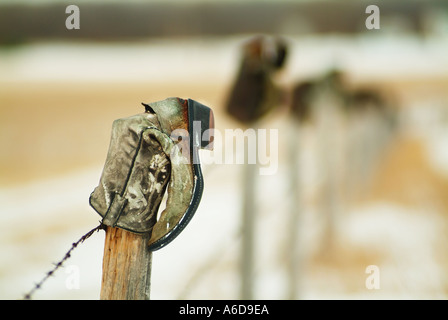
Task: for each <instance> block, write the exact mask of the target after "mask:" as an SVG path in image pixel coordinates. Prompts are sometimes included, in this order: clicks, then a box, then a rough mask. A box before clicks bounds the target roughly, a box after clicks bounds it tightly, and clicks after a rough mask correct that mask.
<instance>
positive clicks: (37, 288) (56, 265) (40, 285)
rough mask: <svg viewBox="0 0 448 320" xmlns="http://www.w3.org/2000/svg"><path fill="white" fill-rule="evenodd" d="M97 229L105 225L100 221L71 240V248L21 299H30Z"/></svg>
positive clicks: (102, 228)
mask: <svg viewBox="0 0 448 320" xmlns="http://www.w3.org/2000/svg"><path fill="white" fill-rule="evenodd" d="M99 230H105V225H103V224H102V223H100V225H98V226H97V227H95V228H93V229H92V230H90V231H89V232H87V233H86V234H85V235H83V236H82V237H81V238H80V239H79V240H78V241H76V242H73V243H72V246H71V248H70V249H69V250H68V251H67V252H66V254H65V255H64V257H63V258H62V259H61V260H60V261H59V262H58V263H55V264H54V268H53V269H51V270H50V271H48V272H47V273H46V274H45V276H44V277H43V278H42V280H40V281H39V282H38V283H36V284H35V285H34V288H33V289H31V290H30V291H29V292H28V293H27V294H25V295H24V297H23V299H24V300H31V298H32V295H33V294H34V293H35V292H36V291H37V290H39V289H40V288H42V285H43V284H44V282H45V281H47V280H48V278H50V277H51V276H52V275H53V274H54V273H55V272H56V271H57V270H58V269H59V268H60V267H62V265H63V264H64V262H65V261H66V260H67V259H69V258H70V256H71V252H72V251H73V250H74V249H75V248H76V247H77V246H78V245H79V244H80V243H83V242H84V241H85V240H87V239H88V238H90V236H91V235H92V234H94V233H95V232H96V231H99Z"/></svg>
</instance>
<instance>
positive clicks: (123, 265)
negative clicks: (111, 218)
mask: <svg viewBox="0 0 448 320" xmlns="http://www.w3.org/2000/svg"><path fill="white" fill-rule="evenodd" d="M148 240H149V233H146V234H136V233H132V232H129V231H126V230H123V229H119V228H113V227H107V229H106V240H105V244H104V257H103V278H102V283H101V294H100V299H101V300H149V298H150V289H151V263H152V252H151V251H149V250H148Z"/></svg>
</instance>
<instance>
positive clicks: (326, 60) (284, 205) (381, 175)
mask: <svg viewBox="0 0 448 320" xmlns="http://www.w3.org/2000/svg"><path fill="white" fill-rule="evenodd" d="M245 39H246V38H245V37H236V38H225V39H205V40H204V39H201V40H199V39H193V40H185V39H179V41H178V42H174V41H163V40H159V41H151V42H143V43H128V44H102V45H99V44H85V43H78V44H67V43H43V44H31V45H28V46H26V47H20V48H17V49H9V50H0V150H1V151H0V222H1V223H0V298H1V299H20V298H22V297H23V295H24V294H25V293H26V292H27V291H28V290H30V289H31V288H32V286H33V284H34V283H35V282H37V281H39V280H40V279H41V278H42V277H43V276H44V275H45V273H46V272H47V271H48V270H49V269H50V268H51V267H52V266H53V265H52V263H55V262H57V261H58V260H59V259H61V258H62V257H63V256H64V254H65V252H66V251H67V250H68V249H69V248H70V246H71V243H72V242H74V241H76V240H77V239H78V238H79V237H81V236H82V235H83V234H84V233H86V232H87V231H89V230H90V229H92V228H94V227H95V226H96V225H97V224H98V221H99V216H98V215H97V214H96V213H95V212H94V211H93V209H91V208H90V207H89V205H88V197H89V195H90V192H91V191H92V190H93V188H94V187H95V186H96V185H97V183H98V180H99V177H100V174H101V171H102V166H103V163H104V160H105V157H106V152H107V147H108V143H109V134H110V128H111V124H112V121H113V120H114V119H117V118H121V117H126V116H129V115H133V114H136V113H140V112H142V111H143V110H142V107H141V105H140V102H152V101H157V100H161V99H164V98H166V97H169V96H179V97H184V98H192V99H195V100H198V101H201V102H203V103H204V104H206V105H209V106H210V107H212V108H213V110H214V112H215V119H216V127H217V129H218V130H222V132H224V130H225V129H231V128H237V127H238V125H237V124H236V123H235V122H234V121H233V120H232V119H230V118H229V116H228V115H226V114H225V112H224V110H223V104H224V102H225V97H226V93H227V92H228V90H229V86H230V84H231V81H232V78H233V76H234V74H235V72H236V68H237V64H238V57H239V50H238V49H239V45H240V44H241V43H242V41H244V40H245ZM288 40H289V43H290V53H291V54H290V56H289V57H288V64H287V69H286V70H285V72H284V73H283V74H282V75H281V76H282V77H281V78H280V79H279V81H281V82H283V83H285V84H289V83H292V81H295V80H301V79H304V78H306V77H308V76H313V75H318V74H320V73H322V72H325V71H326V70H328V68H330V67H333V66H334V65H338V66H339V67H341V68H343V69H344V70H346V72H347V73H348V74H349V75H350V79H351V80H352V82H353V83H354V85H369V84H373V85H375V86H377V87H379V88H381V89H384V90H387V91H388V92H391V93H393V94H394V98H395V100H394V101H395V103H396V105H397V110H398V118H399V125H398V129H397V130H396V132H395V133H394V134H393V135H390V136H388V137H387V139H386V142H385V143H384V145H383V147H382V148H380V149H379V150H380V151H378V152H377V153H376V156H375V157H373V158H369V159H370V160H371V159H374V160H372V164H371V165H370V166H369V167H368V168H367V169H365V170H367V171H365V172H367V178H365V179H358V178H359V177H357V176H355V177H353V175H356V174H355V173H353V172H352V171H350V170H351V169H353V170H354V168H352V167H350V165H347V163H348V162H347V159H350V158H351V155H352V153H351V152H355V151H353V149H344V148H349V147H350V146H351V145H350V141H352V140H351V138H353V137H359V135H360V134H359V131H355V130H357V129H355V128H356V126H351V125H348V124H347V123H346V122H343V121H342V122H341V123H339V127H338V131H337V136H338V138H337V139H336V138H335V139H336V140H335V141H337V143H336V144H331V146H330V147H328V148H329V149H330V151H331V152H332V154H339V155H340V156H341V157H342V164H341V166H342V167H343V169H342V171H341V172H343V173H342V174H341V175H340V176H339V178H338V179H339V180H337V181H338V186H340V189H339V187H338V188H337V189H338V190H339V192H338V195H339V196H338V197H337V199H336V203H337V210H336V215H335V230H334V232H333V234H332V235H331V236H329V235H328V234H326V232H325V230H326V229H325V223H326V221H325V215H322V212H321V211H322V207H323V204H325V203H326V201H327V199H326V198H325V195H324V194H323V192H322V189H323V178H322V168H321V167H320V164H321V162H319V161H318V160H317V159H318V158H319V156H318V154H319V150H321V149H322V146H321V145H320V144H321V142H320V140H319V139H318V136H319V134H318V129H316V128H315V127H303V128H300V129H299V130H298V131H297V133H298V135H297V139H296V140H297V141H296V144H297V149H298V150H299V159H298V161H297V163H296V166H297V168H299V171H298V179H299V181H300V188H299V190H300V193H298V194H292V193H291V190H290V188H289V184H290V180H291V172H292V171H291V170H292V169H291V164H290V163H289V162H288V159H289V158H288V156H289V151H290V150H289V149H288V146H289V145H290V144H289V143H290V141H289V140H288V136H289V135H288V133H289V132H290V131H289V127H288V126H289V122H288V115H287V114H286V112H285V110H284V109H281V110H280V111H279V112H278V113H276V114H275V115H272V116H271V117H268V118H266V119H264V120H263V121H262V123H261V124H260V128H269V129H278V132H279V135H278V137H279V141H278V145H276V147H278V170H277V171H276V172H275V173H274V174H272V175H266V176H260V175H257V176H256V180H257V185H256V186H255V191H256V197H257V200H258V202H257V212H256V218H257V220H256V221H254V224H255V227H256V229H255V230H256V248H255V249H256V254H255V257H256V261H255V284H254V297H255V298H256V299H287V298H289V295H288V292H289V291H290V290H291V287H290V286H291V280H290V278H289V277H290V276H289V273H288V261H290V256H291V252H290V251H289V248H290V247H289V245H290V244H289V243H288V237H289V235H288V232H289V230H291V229H293V230H294V228H291V226H290V225H289V223H288V222H289V219H290V208H291V206H297V207H299V208H301V209H300V210H299V211H300V212H299V213H298V214H299V217H298V218H299V219H298V220H299V223H298V224H297V226H296V228H295V232H296V233H297V257H298V265H297V266H296V267H297V270H296V275H297V277H296V278H297V279H296V283H295V284H294V288H295V291H296V296H295V298H299V299H447V298H448V276H447V270H448V241H447V240H448V236H447V234H448V233H447V228H448V197H447V194H448V90H447V88H448V60H447V59H446V52H448V39H447V38H428V39H425V40H421V39H415V38H413V37H409V36H400V37H394V36H393V35H391V36H384V37H380V38H376V37H366V36H364V37H359V38H345V37H324V38H312V37H310V38H306V37H305V38H292V39H288ZM366 126H368V124H366ZM366 126H361V129H360V130H362V128H366ZM372 128H374V129H373V131H372V132H373V136H374V137H375V136H376V135H377V133H376V131H375V128H378V127H375V126H374V125H373V127H372ZM372 132H371V133H370V134H371V135H370V137H372ZM367 135H368V134H367ZM350 137H351V138H350ZM362 144H363V142H362V141H361V145H362ZM223 147H224V145H223V144H222V143H220V142H219V141H218V142H217V144H216V146H215V148H216V150H218V151H215V152H219V150H223ZM344 150H352V151H344ZM202 152H204V156H206V157H207V156H208V157H212V156H213V155H206V154H205V153H206V151H202ZM235 152H238V150H236V151H235ZM236 156H238V155H235V154H233V153H232V152H231V153H228V154H225V157H228V158H229V159H233V157H236ZM344 156H345V157H344ZM209 160H210V158H209ZM344 161H345V162H344ZM209 162H212V161H209ZM229 162H231V161H229ZM243 169H244V166H243V165H239V164H232V163H224V164H219V163H209V164H206V165H204V166H203V172H204V179H205V190H204V194H203V198H202V202H201V204H200V207H199V209H198V211H197V213H196V216H195V218H194V219H193V220H192V222H191V223H190V224H189V226H188V227H187V228H186V230H185V231H184V232H183V234H181V235H180V236H179V237H178V238H177V239H176V241H174V242H173V243H172V244H170V245H169V246H168V247H166V248H165V249H162V250H160V251H158V252H156V253H154V255H153V267H152V288H151V297H152V299H238V298H239V297H240V275H239V269H240V267H239V260H240V251H239V249H240V243H241V233H240V220H241V217H240V216H241V197H242V193H241V182H242V180H241V179H242V170H243ZM350 172H352V173H350ZM348 181H349V182H348ZM353 181H355V185H353V184H352V185H350V183H353ZM347 185H350V187H349V188H346V186H347ZM341 190H349V191H346V194H345V195H342V194H344V192H343V191H341ZM103 248H104V233H103V232H102V231H101V232H99V233H95V234H94V235H93V236H92V237H91V238H90V239H88V240H87V241H86V242H85V243H84V244H82V245H80V246H79V247H78V248H77V249H76V250H75V251H74V252H73V254H72V257H71V258H70V259H69V260H68V261H67V262H66V263H65V268H63V269H60V270H59V271H58V272H57V273H56V274H55V276H54V277H52V278H50V279H49V280H48V281H47V282H46V283H45V284H44V286H43V288H42V289H41V290H39V291H37V292H36V294H35V296H34V298H36V299H98V298H99V293H100V288H101V264H102V256H103ZM371 265H373V266H376V267H377V268H378V270H379V272H380V273H379V281H380V282H379V288H377V289H369V288H368V285H366V280H367V278H368V277H369V274H368V273H366V268H367V267H368V266H371Z"/></svg>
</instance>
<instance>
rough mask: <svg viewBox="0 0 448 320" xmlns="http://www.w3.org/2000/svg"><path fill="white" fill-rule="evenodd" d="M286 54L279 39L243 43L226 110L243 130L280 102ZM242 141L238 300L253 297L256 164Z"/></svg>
mask: <svg viewBox="0 0 448 320" xmlns="http://www.w3.org/2000/svg"><path fill="white" fill-rule="evenodd" d="M286 53H287V47H286V44H285V43H284V42H283V40H282V39H279V38H271V37H263V36H259V37H258V36H257V37H254V38H252V39H250V40H249V41H248V42H246V43H245V44H244V45H243V46H242V57H241V62H240V66H239V70H238V73H237V75H236V77H235V81H234V83H233V87H232V88H231V90H230V93H229V97H228V101H227V105H226V109H227V112H228V113H229V114H230V115H231V116H232V117H233V118H234V119H236V120H237V121H238V122H239V123H240V124H241V125H242V126H244V127H245V128H246V129H247V128H250V129H253V130H256V128H257V125H258V123H259V122H258V121H259V120H260V119H261V118H262V117H263V116H265V115H266V114H267V113H269V112H270V111H272V110H273V109H274V108H275V107H277V106H278V105H279V104H280V103H281V102H282V101H281V100H282V98H283V96H282V94H283V90H281V89H280V88H279V87H278V86H277V85H276V83H274V80H273V75H274V74H275V73H276V72H277V71H279V69H281V68H282V67H283V65H284V62H285V58H286ZM249 149H251V148H248V147H247V145H246V144H245V149H244V158H245V163H244V167H243V172H242V177H243V180H242V215H241V229H242V244H241V269H240V270H241V271H240V274H241V299H244V300H250V299H253V286H254V264H255V261H254V259H255V257H254V251H255V250H254V246H255V234H254V230H255V223H256V193H255V189H256V184H257V181H256V170H257V163H248V162H246V160H248V159H249V158H250V157H249V155H248V150H249Z"/></svg>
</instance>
